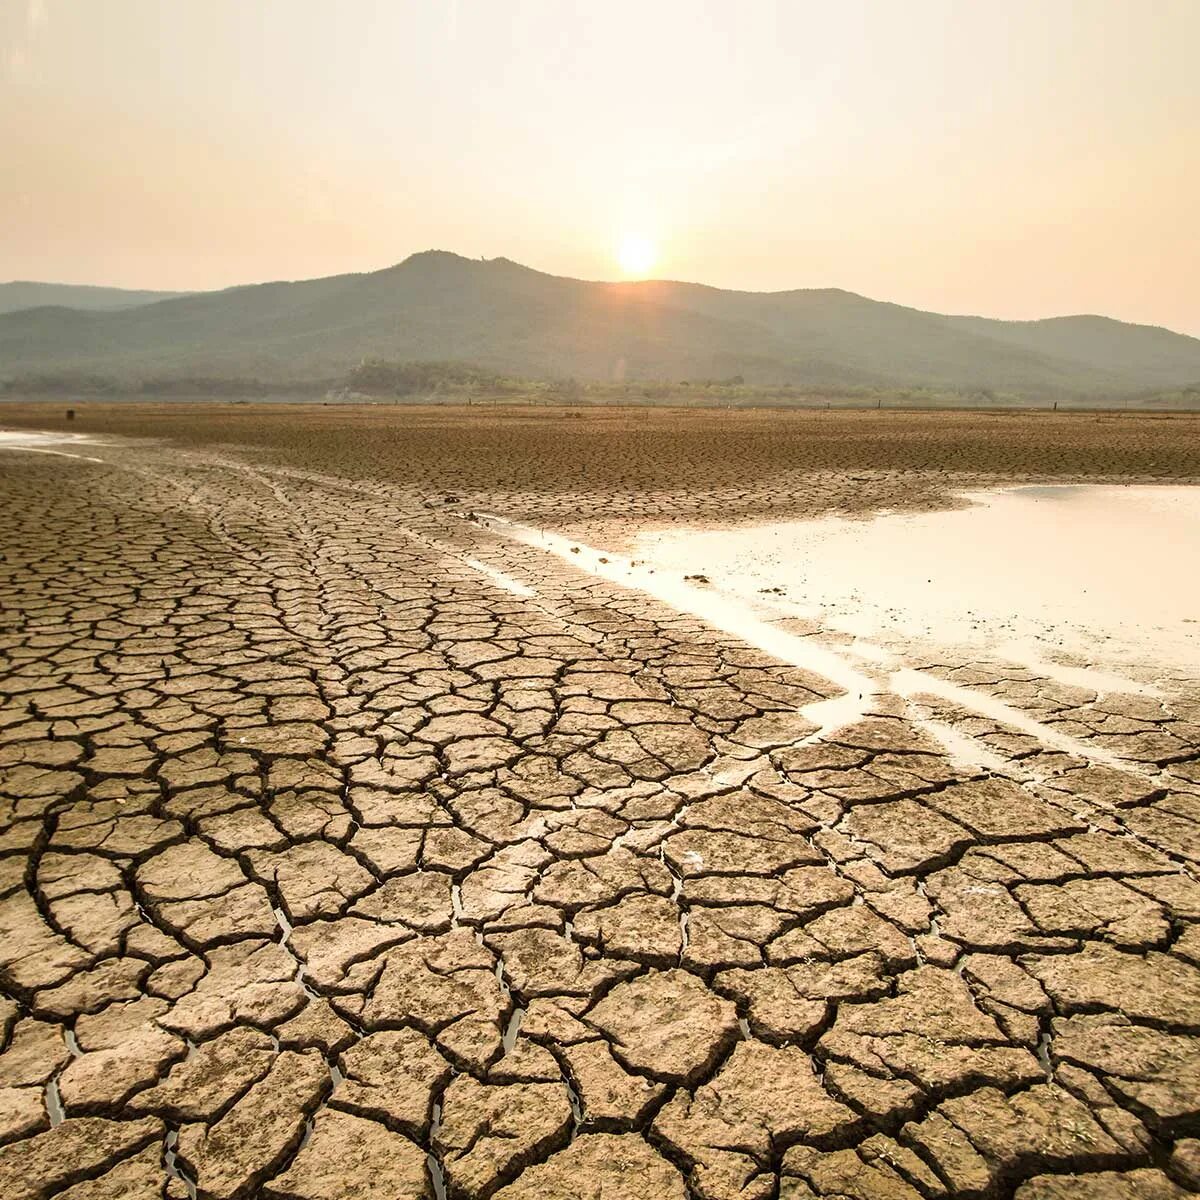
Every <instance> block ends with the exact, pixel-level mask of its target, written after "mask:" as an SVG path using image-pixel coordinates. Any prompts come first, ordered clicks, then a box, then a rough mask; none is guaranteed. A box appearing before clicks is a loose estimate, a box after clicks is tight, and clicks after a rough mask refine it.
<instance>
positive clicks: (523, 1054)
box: [0, 404, 1200, 1200]
mask: <svg viewBox="0 0 1200 1200" xmlns="http://www.w3.org/2000/svg"><path fill="white" fill-rule="evenodd" d="M63 407H64V406H62V405H55V406H51V407H47V408H41V409H37V408H33V407H21V408H16V407H7V406H6V407H5V408H3V409H0V420H2V421H3V423H4V424H8V425H17V424H26V425H29V426H36V427H39V428H53V427H66V422H65V421H62V420H61V409H62V408H63ZM76 407H77V409H78V410H79V414H80V415H79V417H78V419H77V420H76V421H74V422H73V423H72V424H71V426H70V428H72V429H73V430H74V431H76V432H92V433H97V434H104V435H109V437H110V438H112V439H114V440H111V441H110V442H109V443H108V444H106V445H101V446H97V447H93V448H91V449H89V450H88V451H87V453H89V454H93V455H95V456H96V457H98V458H101V459H102V460H103V461H102V462H101V463H99V464H95V463H88V462H82V461H78V460H72V459H66V458H57V457H53V456H44V455H32V454H21V453H19V452H15V451H12V450H5V449H3V448H0V512H2V513H3V514H4V518H5V520H4V522H3V524H2V525H0V611H2V612H3V618H2V621H0V806H2V816H3V819H2V821H0V838H2V843H0V845H2V855H0V864H2V865H3V868H4V886H3V891H2V892H0V1019H2V1021H3V1041H0V1046H2V1047H3V1049H2V1051H0V1195H3V1196H5V1197H12V1198H14V1200H24V1198H29V1200H33V1198H39V1200H40V1198H42V1197H50V1196H52V1195H61V1196H66V1197H69V1198H70V1200H85V1198H87V1200H98V1198H101V1197H104V1198H112V1200H116V1198H118V1197H121V1198H126V1197H133V1198H138V1200H140V1198H142V1197H146V1198H147V1200H148V1198H149V1197H156V1198H157V1197H162V1196H164V1195H166V1196H168V1197H171V1198H173V1200H180V1198H182V1197H183V1196H185V1195H187V1194H188V1189H189V1187H192V1186H195V1187H197V1188H198V1190H199V1194H200V1195H201V1196H207V1197H215V1198H220V1200H237V1198H240V1197H252V1196H262V1197H268V1198H278V1200H282V1198H284V1197H287V1198H296V1197H300V1198H303V1200H333V1198H334V1197H342V1196H350V1195H364V1196H365V1195H368V1194H372V1195H373V1194H379V1195H381V1196H382V1195H384V1194H386V1195H389V1196H391V1195H395V1196H420V1195H433V1194H434V1193H435V1189H437V1188H441V1187H445V1188H448V1189H449V1192H450V1194H451V1195H454V1196H463V1197H470V1198H476V1197H478V1198H480V1200H486V1198H487V1197H490V1196H497V1197H499V1198H501V1200H518V1198H523V1197H527V1196H528V1197H535V1196H537V1197H549V1198H551V1200H560V1198H561V1200H567V1198H568V1197H576V1196H589V1197H595V1198H597V1200H625V1198H626V1197H629V1198H633V1197H638V1198H645V1200H658V1198H660V1197H663V1198H666V1197H671V1198H672V1200H683V1198H684V1197H700V1198H704V1200H751V1198H753V1200H758V1198H762V1200H766V1198H768V1197H773V1196H780V1197H788V1198H790V1200H802V1198H803V1200H809V1198H812V1197H821V1196H828V1197H839V1198H841V1197H854V1198H856V1200H877V1198H883V1197H887V1198H889V1200H891V1198H895V1200H909V1198H912V1200H916V1198H918V1197H940V1196H963V1197H1008V1196H1015V1197H1019V1200H1050V1198H1052V1197H1053V1198H1059V1197H1071V1198H1076V1197H1078V1198H1082V1197H1106V1196H1113V1197H1170V1198H1174V1197H1181V1196H1183V1195H1184V1194H1185V1191H1184V1188H1185V1186H1187V1185H1189V1184H1190V1183H1192V1182H1194V1180H1195V1178H1196V1170H1195V1162H1196V1153H1195V1146H1196V1141H1195V1139H1196V1138H1197V1135H1200V1087H1198V1081H1200V1015H1198V1014H1200V938H1198V937H1197V931H1198V927H1200V883H1198V882H1197V880H1196V872H1197V870H1200V697H1198V696H1197V695H1196V694H1195V693H1194V692H1191V693H1189V692H1188V691H1187V690H1186V689H1185V688H1182V687H1181V689H1180V691H1179V693H1178V694H1177V695H1172V696H1171V697H1169V698H1168V699H1167V700H1165V701H1160V700H1157V699H1155V700H1150V699H1147V698H1146V697H1114V696H1107V695H1100V694H1097V693H1095V692H1090V691H1088V690H1086V689H1082V688H1077V687H1066V686H1064V685H1062V684H1055V683H1053V682H1052V681H1049V680H1045V679H1039V678H1037V677H1035V676H1032V675H1031V674H1030V673H1029V672H1027V671H1024V672H1023V671H1021V670H1018V669H1013V668H1011V666H1006V665H1005V664H996V663H989V664H946V663H942V664H932V663H931V664H928V665H927V668H926V669H928V670H929V671H930V672H934V673H940V674H943V675H944V676H945V677H947V678H949V679H951V680H952V681H954V682H958V683H962V684H963V685H964V686H968V687H971V688H976V689H979V690H983V691H986V692H988V693H989V694H992V695H994V696H995V697H997V698H999V699H1001V700H1003V701H1004V702H1005V703H1008V704H1009V705H1011V706H1013V707H1014V708H1018V709H1020V710H1021V711H1022V712H1024V713H1028V714H1032V715H1034V716H1035V717H1036V719H1037V720H1038V721H1040V722H1042V723H1044V724H1045V725H1046V726H1048V727H1053V728H1054V729H1056V730H1058V731H1060V732H1063V733H1068V734H1070V736H1071V737H1073V738H1075V739H1077V741H1078V743H1079V744H1080V746H1081V747H1082V749H1081V752H1080V754H1079V755H1076V756H1072V755H1067V754H1064V753H1062V752H1060V751H1051V750H1048V749H1046V747H1044V746H1042V745H1040V744H1039V743H1038V741H1037V739H1036V738H1033V737H1031V736H1029V735H1028V734H1027V733H1021V732H1019V731H1016V730H1014V729H1011V728H1007V727H1005V726H1003V725H1002V724H997V723H994V722H992V723H990V724H989V723H988V722H984V721H980V720H979V719H978V718H972V717H971V716H970V715H969V714H968V715H965V716H964V715H963V714H956V713H954V712H952V711H949V710H948V709H947V707H946V706H942V707H941V708H938V706H936V705H935V704H932V703H931V704H930V706H929V709H930V711H931V712H932V713H933V715H935V716H937V717H938V718H939V719H941V720H943V721H946V722H949V723H956V722H957V723H960V724H961V726H962V727H963V728H967V727H968V726H969V728H970V732H971V734H972V735H973V736H975V737H977V738H981V739H983V740H984V741H986V742H987V743H988V745H990V746H991V747H992V749H993V750H994V751H995V753H996V754H997V755H999V756H1000V757H1001V758H1002V759H1003V760H1004V762H1005V767H1004V769H1003V770H997V771H994V772H984V771H973V770H969V769H964V768H962V767H960V766H957V765H956V764H955V763H954V762H952V761H951V760H950V759H948V758H947V756H946V755H945V754H944V753H943V751H942V749H941V747H940V746H939V745H938V744H936V743H934V742H932V741H931V740H930V738H929V737H928V735H927V734H926V733H924V732H923V731H922V729H921V728H919V727H918V725H917V723H916V722H915V718H914V713H915V712H916V710H915V709H913V708H911V707H908V706H905V705H903V704H901V703H899V702H897V704H896V705H894V706H893V707H891V708H885V710H884V711H882V712H879V713H877V714H874V715H872V716H870V717H868V718H866V719H864V720H862V721H860V722H858V723H856V724H854V725H852V726H850V727H846V728H842V729H840V730H837V731H836V732H834V733H832V734H831V735H830V736H828V737H826V738H824V739H821V740H817V741H809V740H807V735H808V734H809V732H810V727H809V726H806V725H805V723H804V722H803V721H802V720H799V719H797V715H796V710H797V709H799V708H802V707H804V706H805V705H807V704H809V703H811V702H813V701H815V700H818V699H820V698H821V697H824V696H829V695H832V694H834V692H835V691H836V689H833V688H832V687H831V685H830V684H829V683H828V682H827V681H825V680H823V679H820V678H818V677H816V676H814V675H811V674H808V673H806V672H804V671H801V670H798V669H796V668H794V667H790V666H787V665H784V664H781V663H779V662H776V661H773V660H771V659H769V658H767V657H766V656H764V655H763V654H762V653H761V652H759V651H756V650H753V649H752V648H750V647H747V646H745V645H743V644H741V643H739V642H738V641H737V640H736V639H733V638H731V637H729V636H727V635H718V634H716V633H714V631H712V630H709V629H706V628H705V627H704V626H702V625H700V624H699V623H698V622H697V621H696V620H695V619H694V618H690V617H687V616H685V615H682V614H679V613H676V612H673V611H671V610H669V609H667V608H665V607H664V606H662V605H661V604H658V603H657V602H655V601H653V600H652V599H650V598H648V597H646V596H643V595H640V594H637V593H634V592H630V591H627V590H623V589H621V588H617V587H615V586H613V585H611V584H607V583H605V582H603V581H601V580H598V579H596V578H594V577H591V576H587V575H584V574H582V573H581V572H579V571H578V570H575V569H573V568H572V567H571V566H570V565H569V564H567V563H564V562H560V561H558V560H553V559H550V558H548V557H546V556H544V555H540V554H539V552H538V551H537V550H536V548H533V547H528V546H521V545H516V544H514V543H512V542H508V541H505V540H503V539H502V538H500V537H498V536H496V534H494V533H492V532H490V531H489V530H488V529H486V528H483V527H481V526H480V525H478V524H475V523H472V522H470V521H465V520H463V519H461V513H462V512H463V511H464V510H466V509H469V508H471V507H478V508H484V507H488V508H491V509H496V510H499V511H501V512H505V513H508V514H509V515H511V516H514V517H518V518H520V519H522V520H529V519H531V518H534V517H536V518H538V519H540V520H543V521H547V522H550V523H555V524H557V525H560V526H561V525H567V524H570V525H572V526H573V527H576V528H578V527H580V526H581V525H582V524H583V523H589V524H591V525H593V526H594V527H595V528H597V529H599V528H600V527H601V526H603V528H604V529H606V530H608V531H609V532H612V531H613V530H619V529H620V528H621V527H622V526H623V525H628V526H630V527H632V525H633V524H634V523H635V522H636V523H638V524H640V523H642V522H645V521H654V520H671V519H680V518H688V517H701V518H703V519H706V520H736V519H743V518H745V517H749V516H752V515H754V514H755V513H756V512H760V511H767V510H770V511H772V512H777V513H793V514H794V513H804V512H815V511H826V510H828V509H830V508H843V509H850V510H859V511H862V510H865V509H867V508H869V507H871V506H874V505H883V504H887V505H889V506H895V505H898V504H907V505H924V504H931V503H945V502H946V496H947V493H948V492H949V491H950V490H952V489H953V487H955V486H959V485H960V484H961V483H962V482H974V483H978V482H988V481H1001V480H1005V481H1007V480H1017V479H1021V480H1023V479H1039V480H1046V479H1078V478H1089V479H1139V480H1168V479H1169V480H1172V481H1175V482H1178V481H1180V480H1190V479H1195V478H1200V437H1197V434H1198V433H1200V418H1195V417H1170V418H1151V417H1145V416H1139V417H1128V418H1126V417H1123V416H1113V415H1108V416H1103V417H1097V416H1093V415H1071V416H1061V417H1059V416H1050V415H1046V414H1038V415H1031V414H1024V415H1004V416H1000V415H996V416H992V415H986V414H960V413H920V414H908V413H892V412H884V413H837V412H830V413H777V412H770V413H767V412H732V413H726V412H716V413H712V412H703V413H682V412H677V411H655V410H636V411H632V410H626V411H621V412H591V411H581V410H537V411H531V410H528V409H520V410H518V409H512V410H497V411H491V410H488V411H486V412H477V411H474V410H472V411H469V412H468V411H464V410H458V411H451V410H444V409H428V408H425V409H370V410H364V409H354V410H347V409H333V408H329V409H326V408H320V407H318V408H300V407H286V408H284V407H269V408H268V407H262V408H252V407H242V406H174V405H172V406H170V407H167V406H153V407H149V406H148V407H142V406H136V407H135V406H123V405H111V406H98V405H92V404H86V405H85V404H79V405H77V406H76ZM135 436H137V437H150V438H155V439H159V440H158V441H151V442H147V441H134V440H129V441H125V440H120V439H123V438H133V437H135ZM602 544H605V543H602ZM481 565H482V566H483V567H485V568H488V569H491V570H492V571H499V572H504V573H507V574H511V575H514V576H516V577H517V578H518V579H522V580H527V581H530V583H531V584H532V585H533V593H534V594H533V595H531V596H526V595H517V594H514V593H513V592H512V591H509V590H506V589H505V588H504V587H503V586H501V585H499V584H498V583H497V582H496V581H495V576H489V575H488V574H487V573H486V571H481V570H480V566H481ZM1093 746H1094V747H1096V748H1098V749H1102V750H1103V751H1104V752H1105V754H1106V755H1116V756H1117V757H1118V758H1119V759H1120V762H1121V766H1120V768H1119V769H1118V768H1113V767H1111V766H1099V765H1096V763H1094V762H1092V761H1091V760H1090V759H1089V757H1088V753H1089V750H1090V748H1091V747H1093ZM333 1068H336V1070H334V1069H333Z"/></svg>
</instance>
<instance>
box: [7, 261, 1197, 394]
mask: <svg viewBox="0 0 1200 1200" xmlns="http://www.w3.org/2000/svg"><path fill="white" fill-rule="evenodd" d="M21 297H24V298H25V299H26V301H28V302H27V303H24V304H22V305H21V306H20V307H19V308H17V310H16V311H4V309H5V308H12V307H13V306H14V301H15V300H17V299H20V298H21ZM369 358H383V359H388V360H396V361H455V362H469V363H473V364H476V365H478V366H480V367H483V368H486V369H487V370H490V371H494V372H497V373H501V374H506V375H511V376H517V377H520V378H526V379H539V378H566V377H572V378H576V379H579V380H613V379H622V378H623V379H627V380H662V381H671V382H679V381H683V380H688V381H692V382H696V381H701V380H716V379H730V378H734V377H741V378H742V379H744V380H745V381H746V382H747V383H750V384H758V385H763V386H776V385H780V386H782V385H791V386H793V387H798V388H822V387H830V388H833V387H838V388H844V387H851V388H858V387H862V388H933V389H951V390H958V391H967V392H971V391H979V390H983V389H988V390H997V391H1005V392H1011V393H1016V394H1026V395H1063V396H1096V397H1102V396H1103V397H1115V396H1120V395H1129V394H1132V393H1136V392H1142V391H1153V390H1161V389H1171V388H1181V387H1189V386H1195V385H1197V384H1200V339H1197V338H1192V337H1187V336H1185V335H1183V334H1179V333H1172V332H1171V331H1169V330H1167V329H1162V328H1158V327H1155V326H1147V325H1132V324H1127V323H1124V322H1121V321H1116V320H1112V319H1110V318H1106V317H1100V316H1069V317H1054V318H1050V319H1047V320H1040V321H998V320H991V319H988V318H984V317H972V316H944V315H941V314H938V313H931V312H922V311H920V310H918V309H915V308H906V307H904V306H902V305H898V304H890V303H885V302H881V301H877V300H869V299H867V298H865V297H863V296H859V295H856V294H854V293H852V292H846V291H840V290H838V289H831V288H822V289H805V290H798V291H786V292H739V291H727V290H723V289H719V288H713V287H706V286H703V285H700V284H694V283H676V282H669V281H661V280H647V281H643V282H626V283H596V282H588V281H584V280H578V279H568V278H563V277H559V276H554V275H547V274H544V273H542V272H540V271H535V270H532V269H531V268H529V267H524V266H521V265H520V264H518V263H515V262H511V261H510V260H508V259H504V258H496V259H489V260H480V259H468V258H463V257H461V256H459V255H456V254H451V253H447V252H445V251H426V252H424V253H421V254H414V255H413V256H411V257H410V258H408V259H405V260H404V261H403V262H401V263H399V264H397V265H396V266H392V267H388V268H385V269H384V270H380V271H373V272H368V273H364V274H352V275H336V276H331V277H328V278H323V279H311V280H303V281H295V282H279V283H265V284H256V285H250V286H245V287H234V288H228V289H225V290H223V291H216V292H199V293H192V294H183V295H171V294H169V293H168V294H160V293H153V292H122V291H120V290H119V289H107V288H99V289H92V288H83V289H78V288H69V287H65V286H63V285H53V284H30V283H20V284H4V285H0V380H2V379H5V378H7V379H13V378H16V377H19V376H24V375H31V374H37V373H62V372H87V373H94V374H100V375H105V376H108V377H112V378H116V379H120V380H127V381H130V382H133V381H136V380H140V379H145V378H151V377H153V378H160V377H164V376H205V377H210V378H234V377H236V378H258V379H262V380H270V381H276V382H279V383H284V384H285V383H287V382H296V383H298V382H301V381H306V382H311V381H312V380H314V379H333V378H336V377H340V376H342V375H344V374H345V372H346V371H347V370H349V369H350V368H352V367H353V366H354V365H355V364H357V363H359V362H360V361H362V360H363V359H369Z"/></svg>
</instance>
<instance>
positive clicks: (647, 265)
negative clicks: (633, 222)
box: [617, 233, 658, 278]
mask: <svg viewBox="0 0 1200 1200" xmlns="http://www.w3.org/2000/svg"><path fill="white" fill-rule="evenodd" d="M657 261H658V247H657V246H656V245H655V244H654V242H653V241H652V240H651V239H650V238H648V237H647V236H646V235H645V234H641V233H627V234H626V235H625V236H624V237H623V238H622V239H621V245H620V247H619V248H618V250H617V262H618V263H620V265H621V270H622V271H623V272H624V273H625V274H626V275H628V276H631V277H633V278H641V277H643V276H645V275H647V274H649V272H650V271H651V270H652V268H653V267H654V264H655V263H656V262H657Z"/></svg>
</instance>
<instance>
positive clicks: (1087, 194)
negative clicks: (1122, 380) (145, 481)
mask: <svg viewBox="0 0 1200 1200" xmlns="http://www.w3.org/2000/svg"><path fill="white" fill-rule="evenodd" d="M1198 54H1200V0H1128V2H1127V0H977V2H969V0H889V2H882V0H880V2H874V3H866V2H854V0H849V2H848V0H819V2H818V0H813V2H806V0H792V2H791V3H780V4H772V3H761V2H755V0H738V2H731V3H708V4H704V3H699V2H695V0H693V2H692V3H673V2H662V0H636V2H632V3H625V2H621V0H603V2H600V3H597V2H595V0H591V2H589V3H570V2H567V0H546V2H543V0H492V2H487V3H485V2H482V0H481V2H479V3H473V2H471V0H444V2H443V3H438V4H434V3H417V2H412V3H403V2H402V0H338V2H337V3H333V2H332V0H330V2H325V0H103V2H101V0H0V181H2V182H0V279H12V278H26V279H46V280H59V281H64V282H77V283H107V284H117V285H122V286H127V287H162V288H210V287H220V286H224V285H227V284H232V283H241V282H250V281H256V280H264V279H276V278H303V277H309V276H314V275H327V274H336V273H339V272H343V271H354V270H370V269H373V268H376V267H381V266H385V265H388V264H390V263H393V262H396V261H398V260H400V259H402V258H404V257H406V256H407V255H408V254H410V253H412V252H413V251H416V250H423V249H428V248H431V247H436V248H440V249H447V250H456V251H459V252H460V253H462V254H467V255H473V256H479V255H483V256H487V257H493V256H496V255H505V256H507V257H509V258H515V259H517V260H519V261H521V262H525V263H528V264H529V265H530V266H534V267H538V268H540V269H542V270H546V271H551V272H554V273H557V274H565V275H578V276H583V277H587V278H616V277H619V276H620V274H621V267H620V264H619V262H618V260H617V256H616V247H617V246H618V245H619V244H620V243H621V241H622V240H623V239H625V238H627V237H631V236H636V237H640V238H642V239H647V240H649V241H650V242H652V243H654V244H656V245H657V247H658V262H657V264H656V266H655V268H654V271H653V273H654V274H657V275H660V276H664V277H671V278H677V279H693V280H700V281H702V282H706V283H713V284H717V285H719V286H723V287H740V288H749V289H755V290H758V289H779V288H790V287H824V286H836V287H845V288H849V289H852V290H854V291H858V292H862V293H865V294H866V295H869V296H874V297H878V298H881V299H890V300H896V301H899V302H901V303H906V304H912V305H916V306H918V307H921V308H931V309H937V310H941V311H951V312H977V313H983V314H987V315H994V316H1006V317H1031V316H1045V315H1052V314H1057V313H1065V312H1103V313H1107V314H1110V315H1112V316H1117V317H1121V318H1124V319H1127V320H1135V321H1145V322H1150V323H1155V324H1164V325H1168V326H1171V327H1173V328H1176V329H1180V330H1184V331H1186V332H1190V333H1194V334H1200V230H1198V228H1197V221H1198V217H1197V214H1198V213H1200V65H1198V64H1200V59H1198V57H1197V56H1198Z"/></svg>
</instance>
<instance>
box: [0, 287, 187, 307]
mask: <svg viewBox="0 0 1200 1200" xmlns="http://www.w3.org/2000/svg"><path fill="white" fill-rule="evenodd" d="M186 295H188V293H187V292H135V291H130V290H129V289H128V288H114V287H92V286H90V285H89V284H83V283H33V282H31V281H29V280H24V279H17V280H14V281H13V282H12V283H0V313H8V312H18V311H19V310H21V309H23V308H42V307H44V306H46V305H55V306H60V307H64V308H84V309H88V310H89V311H91V312H110V311H112V310H113V309H116V308H135V307H136V306H137V305H139V304H152V303H154V301H155V300H174V299H175V297H176V296H186Z"/></svg>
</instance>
